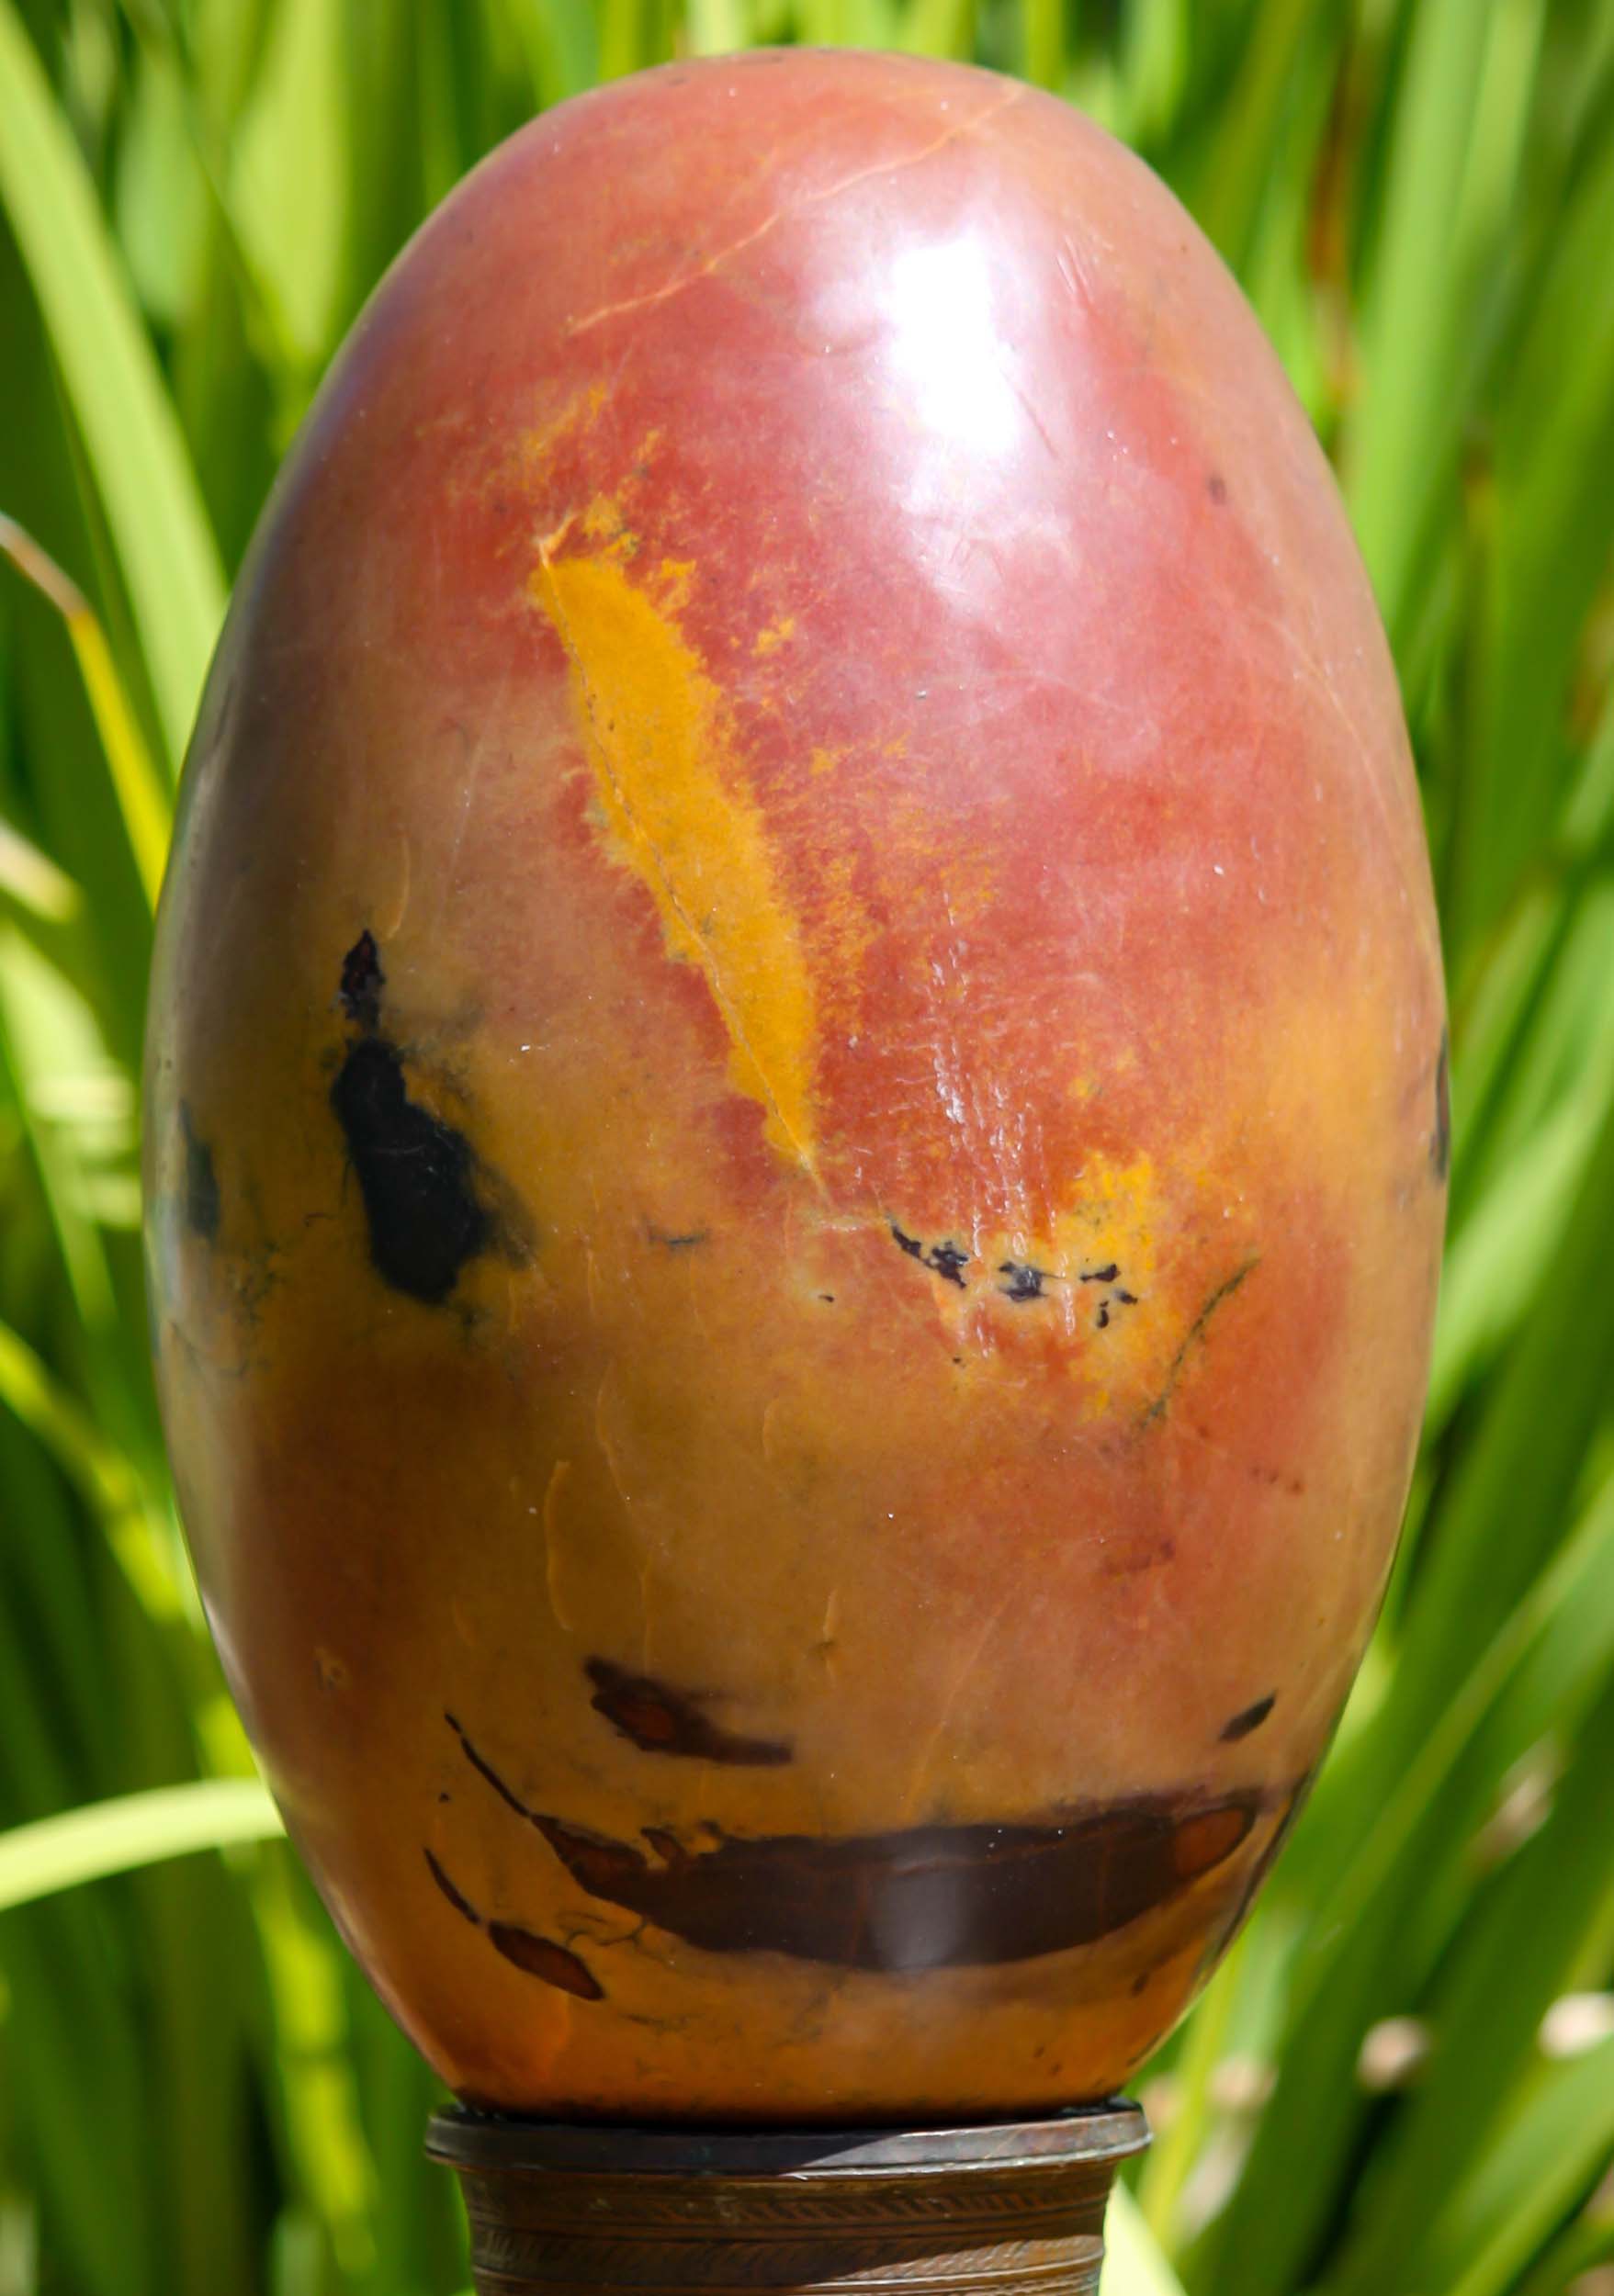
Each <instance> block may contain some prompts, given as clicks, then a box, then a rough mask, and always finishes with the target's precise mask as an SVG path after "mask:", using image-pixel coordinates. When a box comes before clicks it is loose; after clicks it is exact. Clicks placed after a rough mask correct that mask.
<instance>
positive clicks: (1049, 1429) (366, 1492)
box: [148, 53, 1447, 2122]
mask: <svg viewBox="0 0 1614 2296" xmlns="http://www.w3.org/2000/svg"><path fill="white" fill-rule="evenodd" d="M148 1106H149V1118H148V1121H149V1156H148V1187H149V1200H150V1238H151V1262H152V1297H153V1310H154V1322H155V1330H156V1340H157V1351H158V1358H159V1367H160V1377H161V1384H162V1392H163V1401H164V1412H165V1415H166V1423H167V1427H168V1432H169V1436H170V1440H171V1444H172V1448H173V1453H174V1459H175V1469H176V1472H177V1475H178V1480H179V1488H180V1492H181V1498H182V1503H183V1508H184V1514H185V1519H186V1525H187V1526H188V1529H189V1533H190V1536H191V1539H192V1542H193V1545H194V1548H195V1552H196V1558H197V1564H198V1571H199V1574H200V1579H201V1583H202V1586H203V1589H204V1592H205V1594H206V1599H207V1604H208V1608H209V1615H210V1617H211V1619H212V1622H213V1626H214V1630H215V1632H216V1634H217V1637H218V1640H219V1646H220V1650H221V1652H222V1654H223V1658H224V1662H225V1665H226V1667H227V1669H228V1671H229V1676H230V1680H231V1685H232V1687H233V1689H234V1692H235V1694H236V1696H237V1697H238V1698H239V1700H240V1702H241V1705H242V1709H243V1714H244V1715H245V1717H246V1720H247V1723H248V1727H249V1728H250V1729H251V1731H252V1733H253V1736H254V1741H255V1743H256V1745H257V1747H258V1749H259V1750H260V1752H261V1754H262V1757H263V1760H264V1762H265V1768H266V1770H267V1773H268V1775H269V1777H270V1779H271V1781H272V1783H273V1785H274V1788H275V1791H276V1793H277V1795H278V1797H279V1799H280V1803H281V1806H282V1807H283V1808H284V1810H285V1812H286V1816H287V1819H288V1824H289V1826H290V1828H291V1830H292V1833H293V1835H294V1836H295V1838H296V1840H297V1841H298V1843H299V1846H300V1848H301V1850H302V1852H303V1854H304V1856H305V1857H306V1858H307V1860H308V1862H309V1864H310V1867H311V1868H312V1870H313V1873H314V1874H315V1875H316V1877H317V1879H318V1881H319V1884H320V1886H321V1888H322V1891H323V1892H324V1895H325V1896H326V1899H327V1901H328V1902H329V1904H330V1906H331V1908H332V1910H333V1913H334V1915H335V1917H336V1919H337V1920H338V1921H339V1922H340V1924H341V1926H342V1928H343V1930H344V1933H345V1935H346V1936H347V1938H348V1939H349V1940H350V1941H351V1943H352V1945H353V1947H354V1950H355V1951H356V1953H357V1954H358V1955H359V1957H360V1959H361V1960H362V1962H363V1963H364V1964H365V1966H366V1968H367V1970H368V1972H369V1974H370V1975H371V1977H372V1978H373V1980H374V1982H375V1983H376V1985H377V1986H378V1988H379V1990H380V1992H381V1994H382V1995H383V1997H384V1998H385V1999H386V2000H387V2001H388V2003H389V2005H390V2006H391V2008H392V2009H394V2011H395V2012H396V2014H397V2015H398V2017H399V2018H400V2019H401V2021H402V2023H403V2024H404V2025H405V2027H406V2028H407V2030H408V2031H409V2032H410V2033H411V2034H412V2036H413V2038H414V2039H415V2041H416V2042H417V2043H419V2045H420V2047H421V2048H422V2049H423V2051H424V2053H425V2054H426V2055H427V2056H428V2057H429V2058H430V2059H431V2061H432V2063H433V2064H434V2065H435V2066H436V2067H437V2068H438V2070H439V2071H440V2072H441V2073H442V2074H443V2075H444V2076H445V2077H446V2079H447V2080H448V2081H449V2082H451V2083H452V2085H453V2086H454V2087H455V2088H457V2090H458V2091H460V2092H461V2094H462V2095H464V2096H466V2097H468V2098H469V2099H474V2100H480V2101H482V2102H484V2103H491V2104H498V2105H502V2106H507V2107H513V2108H526V2109H529V2110H539V2111H544V2112H549V2113H562V2114H571V2115H580V2114H604V2115H622V2116H630V2117H638V2118H640V2119H643V2118H655V2117H658V2116H660V2117H672V2116H683V2117H688V2118H691V2119H708V2120H723V2119H731V2120H736V2119H738V2120H745V2119H756V2120H778V2121H797V2122H799V2121H807V2120H815V2119H816V2120H829V2121H833V2120H837V2119H851V2120H857V2121H868V2120H874V2119H879V2118H901V2117H906V2116H915V2115H931V2114H939V2113H945V2114H947V2115H949V2116H954V2117H958V2116H968V2115H981V2114H989V2113H994V2112H999V2111H1006V2110H1034V2109H1036V2108H1038V2107H1042V2106H1052V2105H1056V2104H1063V2103H1066V2102H1069V2101H1072V2100H1075V2099H1085V2098H1092V2097H1097V2096H1100V2095H1102V2094H1104V2093H1106V2092H1108V2091H1110V2090H1112V2089H1113V2088H1115V2087H1116V2086H1117V2084H1118V2083H1120V2082H1121V2081H1123V2079H1125V2078H1126V2077H1127V2076H1128V2075H1129V2074H1130V2073H1131V2072H1132V2071H1133V2070H1134V2068H1135V2067H1136V2066H1137V2065H1138V2064H1139V2063H1140V2061H1141V2060H1142V2058H1143V2057H1144V2056H1145V2054H1146V2052H1147V2051H1148V2050H1149V2049H1150V2048H1151V2047H1152V2046H1153V2044H1154V2043H1155V2042H1156V2041H1157V2039H1158V2037H1159V2036H1160V2034H1161V2033H1162V2032H1164V2031H1165V2030H1166V2029H1167V2028H1168V2026H1169V2025H1170V2023H1171V2022H1172V2020H1174V2019H1175V2018H1176V2017H1177V2016H1178V2015H1179V2013H1180V2011H1181V2010H1182V2009H1183V2007H1184V2005H1185V2004H1186V2003H1187V2001H1188V2000H1189V1999H1190V1998H1191V1996H1192V1994H1193V1992H1194V1989H1195V1987H1196V1986H1198V1985H1199V1984H1200V1983H1201V1982H1202V1979H1203V1977H1204V1975H1205V1974H1206V1972H1207V1971H1208V1969H1209V1968H1210V1967H1211V1965H1212V1964H1213V1962H1214V1960H1215V1958H1216V1955H1217V1953H1219V1952H1220V1951H1221V1949H1222V1948H1223V1946H1224V1945H1225V1943H1226V1941H1227V1940H1228V1938H1229V1936H1230V1935H1231V1933H1232V1931H1233V1930H1234V1928H1235V1927H1236V1924H1237V1922H1238V1920H1239V1919H1240V1916H1241V1914H1242V1913H1243V1911H1244V1909H1245V1908H1246V1907H1247V1904H1248V1902H1249V1900H1250V1897H1251V1895H1252V1893H1253V1892H1254V1890H1255V1889H1256V1887H1257V1885H1258V1882H1259V1880H1260V1878H1261V1875H1262V1874H1263V1872H1264V1871H1265V1870H1266V1868H1267V1867H1268V1865H1269V1864H1270V1861H1271V1859H1272V1857H1273V1854H1274V1852H1275V1850H1276V1848H1277V1846H1278V1843H1279V1841H1280V1839H1281V1835H1282V1833H1283V1830H1284V1828H1285V1827H1286V1825H1287V1823H1288V1822H1289V1820H1290V1818H1291V1817H1292V1813H1293V1812H1294V1809H1295V1807H1296V1804H1297V1800H1298V1797H1299V1796H1300V1795H1302V1794H1303V1792H1304V1787H1305V1784H1306V1782H1307V1780H1308V1778H1309V1776H1310V1775H1311V1773H1312V1772H1313V1770H1314V1768H1315V1764H1316V1762H1317V1761H1318V1759H1319V1757H1320V1754H1321V1752H1322V1750H1323V1748H1324V1746H1325V1744H1326V1740H1327V1737H1328V1733H1329V1730H1330V1728H1331V1727H1332V1724H1333V1722H1334V1719H1335V1716H1337V1712H1338V1710H1339V1707H1340V1705H1341V1702H1342V1700H1343V1698H1344V1696H1345V1693H1346V1690H1347V1687H1348V1685H1349V1682H1350V1678H1351V1674H1352V1671H1353V1669H1354V1667H1355V1665H1356V1663H1357V1660H1358V1658H1359V1656H1360V1650H1361V1647H1362V1643H1363V1640H1364V1638H1365V1636H1366V1634H1367V1632H1368V1629H1369V1626H1370V1624H1371V1619H1372V1615H1373V1612H1374V1607H1375V1604H1377V1602H1378V1599H1379V1595H1380V1592H1381V1590H1382V1588H1383V1581H1384V1576H1385V1571H1386V1569H1387V1567H1388V1562H1389V1558H1390V1553H1391V1548H1392V1543H1393V1540H1394V1533H1395V1528H1396V1524H1397V1519H1398V1516H1399V1514H1400V1511H1401V1507H1402V1504H1403V1501H1404V1498H1405V1490H1406V1484H1407V1478H1408V1474H1409V1470H1410V1465H1411V1460H1412V1456H1413V1449H1414V1444H1415V1439H1416V1429H1417V1424H1418V1415H1419V1406H1420V1401H1421V1398H1422V1393H1423V1387H1424V1379H1425V1373H1426V1364H1427V1356H1428V1342H1429V1324H1430V1314H1431V1309H1432V1303H1433V1299H1434V1291H1435V1278H1436V1267H1437V1260H1438V1254H1439V1236H1440V1230H1441V1217H1442V1203H1443V1182H1444V1176H1445V1164H1446V1137H1447V1124H1446V1112H1445V1060H1444V1052H1443V1032H1442V993H1441V985H1440V974H1439V954H1438V944H1437V938H1436V930H1435V922H1434V917H1433V913H1432V908H1431V902H1430V892H1429V880H1428V863H1427V858H1426V852H1425V847H1424V839H1423V831H1422V827H1421V822H1420V816H1419V811H1418V805H1417V799H1416V792H1415V788H1414V782H1413V777H1412V772H1411V769H1410V765H1409V760H1408V756H1407V748H1406V741H1405V733H1404V729H1403V726H1402V721H1401V716H1400V712H1399V708H1398V703H1397V698H1396V692H1395V684H1394V677H1393V674H1392V670H1391V665H1390V662H1389V659H1388V657H1387V654H1386V651H1385V647H1384V644H1383V637H1382V635H1381V632H1380V629H1379V626H1378V623H1377V621H1376V618H1375V614H1374V610H1373V605H1372V601H1371V597H1370V594H1369V591H1368V587H1367V583H1366V580H1365V579H1364V576H1363V573H1362V569H1361V567H1360V563H1359V560H1358V558H1357V555H1356V552H1355V550H1354V548H1353V546H1352V544H1351V540H1350V536H1349V532H1348V529H1347V526H1346V523H1345V519H1344V517H1343V514H1342V512H1341V510H1340V506H1339V502H1338V500H1337V495H1336V492H1335V490H1334V487H1333V484H1332V481H1331V479H1330V478H1329V475H1328V472H1327V469H1326V466H1325V463H1324V460H1323V457H1322V456H1321V454H1320V453H1319V451H1318V448H1317V446H1316V445H1315V441H1314V440H1313V438H1312V435H1311V433H1310V432H1309V430H1308V428H1307V425H1306V423H1305V421H1304V417H1303V415H1302V413H1301V411H1300V410H1299V409H1298V407H1297V406H1296V404H1295V402H1294V400H1293V399H1292V396H1291V394H1290V392H1289V390H1288V388H1287V386H1286V385H1285V383H1284V380H1283V378H1282V376H1281V372H1280V370H1279V367H1278V366H1277V363H1276V361H1275V359H1274V358H1273V356H1272V355H1271V353H1270V350H1269V349H1268V347H1267V345H1266V343H1265V342H1264V341H1263V339H1262V338H1261V335H1260V333H1259V332H1258V328H1257V326H1256V324H1255V321H1253V319H1252V318H1251V316H1250V314H1249V312H1248V311H1247V309H1246V308H1245V306H1244V304H1243V302H1242V301H1241V299H1240V298H1239V295H1238V293H1237V290H1236V287H1234V286H1233V284H1232V282H1231V281H1230V280H1229V278H1228V277H1227V276H1226V275H1225V272H1224V271H1223V269H1222V268H1221V266H1220V264H1218V263H1217V261H1216V260H1215V258H1214V257H1213V255H1212V253H1210V251H1209V249H1208V248H1207V246H1206V245H1205V243H1204V242H1203V241H1202V240H1201V238H1200V237H1199V236H1198V234H1197V232H1196V231H1195V230H1194V228H1193V227H1192V225H1191V223H1190V222H1189V221H1188V220H1187V219H1186V218H1185V217H1184V215H1183V214H1182V212H1181V210H1180V209H1179V208H1178V207H1177V205H1176V204H1175V202H1174V201H1173V200H1172V199H1171V197H1169V195H1168V193H1167V192H1166V191H1165V190H1164V189H1163V188H1162V187H1161V186H1160V185H1159V184H1158V183H1157V182H1156V181H1155V179H1154V178H1153V177H1152V176H1151V175H1150V174H1149V173H1148V171H1147V170H1146V168H1145V167H1143V166H1142V165H1140V164H1139V163H1138V162H1136V161H1135V160H1134V159H1132V158H1130V157H1129V156H1128V155H1127V154H1126V153H1125V152H1123V151H1122V150H1121V149H1120V148H1119V147H1118V146H1116V145H1115V144H1114V143H1112V142H1111V141H1109V140H1108V139H1107V138H1105V137H1104V136H1103V135H1101V134H1100V132H1099V131H1098V130H1097V129H1094V128H1093V127H1091V126H1090V125H1089V124H1088V123H1087V122H1085V121H1084V120H1082V119H1081V118H1079V117H1078V116H1077V115H1076V114H1075V113H1073V112H1072V111H1070V110H1069V109H1068V108H1067V107H1064V106H1062V105H1061V104H1059V103H1057V102H1055V101H1054V100H1052V99H1051V98H1049V97H1047V96H1041V95H1038V94H1035V93H1033V92H1031V91H1029V90H1027V89H1025V88H1022V87H1019V86H1015V85H1011V84H1008V83H1005V82H1003V81H1000V80H998V79H995V78H993V77H991V76H989V75H986V74H983V73H975V72H970V71H966V70H964V69H962V68H954V67H947V66H941V65H932V64H928V63H920V62H911V61H905V60H893V59H876V58H873V57H868V56H859V55H852V54H808V53H802V54H797V55H793V56H781V55H761V56H754V57H748V58H745V59H743V60H739V61H734V62H710V63H702V64H697V65H691V66H687V67H683V66H680V67H675V68H671V69H668V70H665V71H662V72H658V73H650V74H649V75H647V76H645V77H642V78H639V79H637V80H632V81H628V82H626V83H624V84H619V85H617V86H615V87H613V88H610V89H608V90H606V91H604V92H603V93H600V94H597V95H594V96H587V97H585V98H583V99H581V100H580V101H578V102H576V103H573V104H569V105H567V106H565V107H562V108H561V109H560V110H559V111H557V112H555V113H552V114H550V115H547V116H546V117H545V118H540V119H538V120H537V121H536V122H535V123H534V124H533V125H532V126H531V127H530V128H528V129H525V131H524V132H523V133H522V134H521V135H519V136H518V137H516V138H515V139H514V141H513V142H511V143H509V144H507V145H506V146H505V147H504V148H503V149H502V151H501V152H497V153H496V154H495V155H494V156H493V157H492V158H491V160H490V161H489V162H488V163H486V165H485V166H483V167H482V168H480V170H479V171H478V172H477V174H475V175H474V176H472V177H471V179H470V180H469V181H468V183H467V184H466V185H465V186H464V187H463V188H462V189H461V190H460V191H458V192H457V194H456V195H455V196H454V197H453V198H451V199H450V200H449V201H448V202H447V203H446V206H445V207H444V208H442V209H441V210H440V212H439V213H438V214H437V215H436V216H435V217H434V218H433V219H432V220H431V221H430V222H429V223H428V224H427V226H426V227H425V229H424V230H423V231H422V233H421V234H420V236H419V237H418V238H417V239H416V241H415V242H414V243H413V245H412V247H411V248H410V250H409V251H408V253H406V254H405V255H404V257H403V258H402V260H401V262H400V264H398V265H397V266H396V267H395V269H394V270H393V271H392V273H391V274H390V276H389V278H388V279H387V281H386V283H385V284H384V286H383V287H381V289H380V290H379V292H378V295H377V297H376V298H375V300H374V301H373V303H372V304H371V306H370V308H369V310H368V311H367V313H366V315H365V317H364V319H363V321H361V322H360V324H359V326H358V328H357V329H356V332H355V334H354V336H353V339H352V341H351V342H350V343H349V344H348V345H347V347H346V349H345V350H344V353H343V355H342V356H341V358H340V359H339V360H338V362H337V364H336V366H335V368H334V370H333V373H332V375H331V377H330V378H329V380H328V381H327V383H326V385H325V388H324V389H323V391H322V395H321V397H320V400H319V401H318V404H317V406H316V408H315V410H314V411H313V413H312V415H311V416H310V420H309V422H308V424H307V426H306V428H305V430H304V433H303V434H302V437H301V439H300V441H299V444H298V446H297V448H296V450H295V452H294V453H293V455H292V456H291V459H290V462H289V464H288V467H287V470H286V472H285V475H284V477H283V478H282V479H281V481H280V484H279V486H278V488H277V491H276V494H275V497H274V500H273V501H272V503H271V505H270V508H269V510H268V512H267V513H266V514H265V520H264V523H263V525H262V528H261V530H260V533H259V535H258V536H257V539H256V541H255V543H254V548H253V551H252V555H251V557H250V560H249V562H248V565H247V567H246V569H245V571H244V573H243V578H242V580H241V583H240V586H239V589H238V591H237V595H236V599H235V602H234V605H233V607H232V610H231V617H230V621H229V625H228V627H227V630H226V632H225V635H224V637H223V640H222V643H221V645H220V651H219V656H218V659H217V661H216V663H215V665H214V668H213V672H212V676H211V679H210V681H209V687H208V692H207V697H206V702H205V705H204V708H203V711H202V715H201V720H200V724H199V726H198V732H197V736H196V740H195V745H194V749H193V753H192V756H191V759H190V762H189V765H188V768H187V772H186V793H185V805H184V819H183V824H182V827H181V830H180V834H179V838H178V843H177V846H176V850H175V858H174V862H173V866H172V869H171V872H170V877H169V883H168V886H167V889H166V893H165V896H164V906H163V916H162V929H161V934H160V956H159V963H158V968H157V975H156V985H155V990H154V1001H153V1006H152V1030H151V1052H150V1074H149V1102H148Z"/></svg>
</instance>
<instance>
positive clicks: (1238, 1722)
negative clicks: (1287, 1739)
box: [1222, 1690, 1278, 1746]
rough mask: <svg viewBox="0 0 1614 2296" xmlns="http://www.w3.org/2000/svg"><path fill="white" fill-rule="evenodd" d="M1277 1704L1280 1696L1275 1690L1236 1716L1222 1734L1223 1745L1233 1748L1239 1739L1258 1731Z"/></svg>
mask: <svg viewBox="0 0 1614 2296" xmlns="http://www.w3.org/2000/svg"><path fill="white" fill-rule="evenodd" d="M1277 1703H1278V1694H1277V1692H1276V1691H1275V1690H1274V1691H1272V1692H1271V1693H1270V1694H1269V1695H1268V1696H1267V1697H1265V1698H1258V1699H1257V1700H1256V1702H1255V1705H1253V1706H1246V1707H1245V1709H1244V1711H1243V1712H1242V1714H1236V1715H1235V1716H1234V1717H1233V1719H1232V1721H1231V1722H1229V1723H1228V1724H1227V1726H1226V1728H1225V1729H1224V1730H1223V1732H1222V1743H1223V1744H1224V1745H1225V1746H1232V1745H1234V1744H1236V1742H1237V1740H1238V1739H1241V1738H1247V1737H1248V1736H1249V1734H1250V1732H1251V1731H1252V1730H1258V1729H1259V1728H1260V1727H1261V1724H1262V1723H1263V1722H1264V1721H1265V1720H1266V1718H1267V1716H1269V1715H1270V1713H1271V1711H1272V1708H1273V1707H1274V1706H1275V1705H1277Z"/></svg>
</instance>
